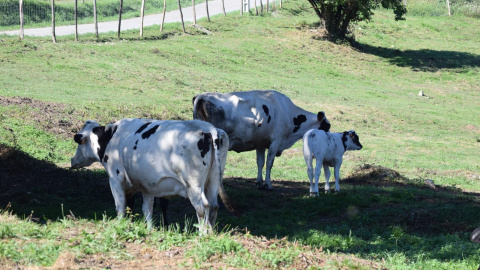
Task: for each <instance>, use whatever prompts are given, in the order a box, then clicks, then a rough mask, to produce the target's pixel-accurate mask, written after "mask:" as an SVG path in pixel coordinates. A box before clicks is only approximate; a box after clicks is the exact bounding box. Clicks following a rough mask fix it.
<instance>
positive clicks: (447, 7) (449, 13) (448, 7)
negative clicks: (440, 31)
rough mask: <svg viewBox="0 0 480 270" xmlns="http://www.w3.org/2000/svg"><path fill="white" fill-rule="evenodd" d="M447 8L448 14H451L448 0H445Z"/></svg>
mask: <svg viewBox="0 0 480 270" xmlns="http://www.w3.org/2000/svg"><path fill="white" fill-rule="evenodd" d="M447 9H448V16H452V14H451V13H450V1H449V0H447Z"/></svg>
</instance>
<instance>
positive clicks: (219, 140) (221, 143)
mask: <svg viewBox="0 0 480 270" xmlns="http://www.w3.org/2000/svg"><path fill="white" fill-rule="evenodd" d="M215 145H216V146H217V148H220V146H222V145H223V139H219V138H216V139H215Z"/></svg>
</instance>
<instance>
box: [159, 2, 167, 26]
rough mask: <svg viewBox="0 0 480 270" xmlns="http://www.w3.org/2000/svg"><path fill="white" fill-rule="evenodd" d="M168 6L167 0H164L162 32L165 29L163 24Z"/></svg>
mask: <svg viewBox="0 0 480 270" xmlns="http://www.w3.org/2000/svg"><path fill="white" fill-rule="evenodd" d="M166 8H167V0H163V17H162V24H161V25H160V32H161V31H163V24H164V22H165V9H166Z"/></svg>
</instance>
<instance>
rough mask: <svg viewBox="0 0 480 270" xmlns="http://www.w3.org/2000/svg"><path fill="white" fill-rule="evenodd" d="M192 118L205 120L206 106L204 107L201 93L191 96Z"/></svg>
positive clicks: (206, 115)
mask: <svg viewBox="0 0 480 270" xmlns="http://www.w3.org/2000/svg"><path fill="white" fill-rule="evenodd" d="M192 102H193V119H198V120H202V121H207V117H208V114H207V108H206V107H205V100H203V98H202V95H196V96H195V97H193V100H192Z"/></svg>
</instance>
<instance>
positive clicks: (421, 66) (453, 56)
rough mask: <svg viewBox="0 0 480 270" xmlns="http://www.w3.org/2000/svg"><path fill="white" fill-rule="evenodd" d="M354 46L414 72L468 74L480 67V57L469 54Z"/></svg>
mask: <svg viewBox="0 0 480 270" xmlns="http://www.w3.org/2000/svg"><path fill="white" fill-rule="evenodd" d="M352 45H353V47H354V48H356V49H357V50H359V51H360V52H363V53H367V54H373V55H376V56H379V57H382V58H385V59H387V60H388V61H389V62H390V63H391V64H393V65H397V66H399V67H409V68H411V69H412V70H414V71H424V72H436V71H439V70H442V69H453V70H458V72H466V71H468V70H467V69H468V68H477V67H480V55H479V54H473V53H468V52H457V51H437V50H430V49H421V50H405V51H401V50H397V49H393V48H383V47H376V46H371V45H368V44H362V43H355V42H354V43H353V44H352Z"/></svg>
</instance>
